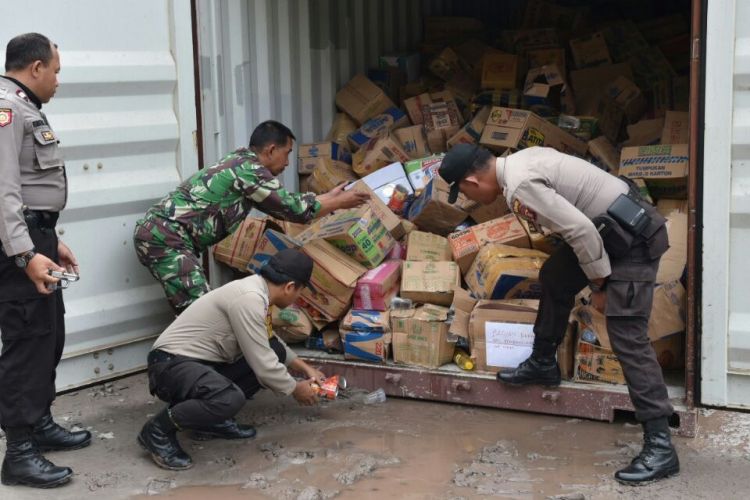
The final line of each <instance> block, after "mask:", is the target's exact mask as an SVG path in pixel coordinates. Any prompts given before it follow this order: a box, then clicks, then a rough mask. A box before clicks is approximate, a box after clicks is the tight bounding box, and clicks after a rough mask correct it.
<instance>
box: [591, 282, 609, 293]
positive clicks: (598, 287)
mask: <svg viewBox="0 0 750 500" xmlns="http://www.w3.org/2000/svg"><path fill="white" fill-rule="evenodd" d="M606 286H607V282H606V281H605V282H604V284H603V285H597V284H596V283H594V282H593V281H589V288H590V289H591V291H592V292H594V293H599V292H603V291H604V287H606Z"/></svg>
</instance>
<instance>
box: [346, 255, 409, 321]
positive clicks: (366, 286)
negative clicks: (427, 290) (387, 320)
mask: <svg viewBox="0 0 750 500" xmlns="http://www.w3.org/2000/svg"><path fill="white" fill-rule="evenodd" d="M400 277H401V262H400V261H394V260H392V261H388V262H384V263H382V264H380V265H379V266H378V267H376V268H375V269H371V270H370V271H368V272H367V273H365V274H364V275H363V276H362V277H361V278H360V279H359V281H357V286H356V288H355V289H354V308H355V309H372V310H377V311H385V310H386V309H387V307H388V304H390V300H391V299H392V298H393V295H394V293H398V289H399V278H400Z"/></svg>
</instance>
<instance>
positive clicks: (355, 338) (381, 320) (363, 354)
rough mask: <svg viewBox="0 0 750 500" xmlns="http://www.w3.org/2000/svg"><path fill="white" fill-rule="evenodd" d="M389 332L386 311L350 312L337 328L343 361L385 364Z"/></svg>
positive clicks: (388, 315)
mask: <svg viewBox="0 0 750 500" xmlns="http://www.w3.org/2000/svg"><path fill="white" fill-rule="evenodd" d="M390 332H391V326H390V313H389V312H388V311H385V312H381V311H361V310H356V309H352V310H350V311H349V312H348V313H347V314H346V316H345V317H344V319H343V320H341V324H340V328H339V334H340V335H341V341H342V342H343V346H344V359H351V360H357V361H369V362H372V363H385V362H386V360H387V359H388V351H389V349H390V344H391V338H392V336H391V333H390Z"/></svg>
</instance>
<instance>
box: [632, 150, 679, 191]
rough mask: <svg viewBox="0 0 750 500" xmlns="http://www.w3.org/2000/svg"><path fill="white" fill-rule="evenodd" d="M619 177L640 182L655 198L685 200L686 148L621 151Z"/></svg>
mask: <svg viewBox="0 0 750 500" xmlns="http://www.w3.org/2000/svg"><path fill="white" fill-rule="evenodd" d="M620 175H624V176H625V177H630V178H631V179H638V178H641V179H644V180H645V181H646V185H647V186H648V189H649V191H650V192H651V194H652V196H654V197H655V198H659V199H660V198H685V197H687V176H688V145H687V144H667V145H661V146H642V147H636V146H634V147H629V148H623V149H622V153H621V155H620Z"/></svg>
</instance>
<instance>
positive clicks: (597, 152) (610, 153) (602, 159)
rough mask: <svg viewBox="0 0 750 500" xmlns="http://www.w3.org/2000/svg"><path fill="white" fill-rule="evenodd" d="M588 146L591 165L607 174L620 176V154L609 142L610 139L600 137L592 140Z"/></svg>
mask: <svg viewBox="0 0 750 500" xmlns="http://www.w3.org/2000/svg"><path fill="white" fill-rule="evenodd" d="M588 146H589V157H590V159H591V160H592V161H591V163H593V164H594V165H596V166H597V167H599V168H601V169H602V170H604V171H605V172H609V173H610V174H612V175H619V173H618V172H619V171H620V152H619V151H618V150H617V149H616V148H615V147H614V145H612V143H611V142H609V139H607V138H606V137H605V136H603V135H600V136H599V137H597V138H596V139H593V140H590V141H589V143H588Z"/></svg>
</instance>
